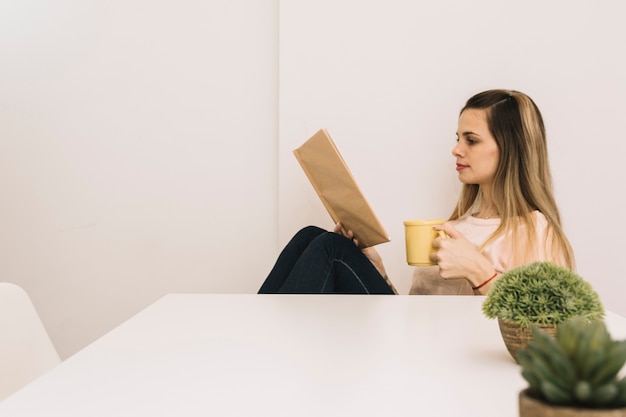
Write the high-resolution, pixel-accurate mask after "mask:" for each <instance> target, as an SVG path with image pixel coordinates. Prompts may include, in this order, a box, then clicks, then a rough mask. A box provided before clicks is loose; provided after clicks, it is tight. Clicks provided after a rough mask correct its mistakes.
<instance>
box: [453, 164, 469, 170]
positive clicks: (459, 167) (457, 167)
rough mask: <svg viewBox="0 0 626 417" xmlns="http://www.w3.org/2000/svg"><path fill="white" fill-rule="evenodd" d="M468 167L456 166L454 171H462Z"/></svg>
mask: <svg viewBox="0 0 626 417" xmlns="http://www.w3.org/2000/svg"><path fill="white" fill-rule="evenodd" d="M468 167H469V165H463V164H456V170H457V171H462V170H464V169H465V168H468Z"/></svg>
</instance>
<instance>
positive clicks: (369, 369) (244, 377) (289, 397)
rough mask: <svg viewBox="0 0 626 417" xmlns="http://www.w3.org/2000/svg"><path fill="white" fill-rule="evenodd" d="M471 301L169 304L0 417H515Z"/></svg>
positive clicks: (611, 317) (491, 326) (495, 334)
mask: <svg viewBox="0 0 626 417" xmlns="http://www.w3.org/2000/svg"><path fill="white" fill-rule="evenodd" d="M483 301H484V297H472V296H467V297H462V296H456V297H439V296H339V295H337V296H319V295H318V296H315V295H314V296H296V295H283V296H280V295H208V294H207V295H204V294H196V295H191V294H170V295H167V296H165V297H164V298H162V299H161V300H159V301H157V302H156V303H154V304H153V305H151V306H150V307H148V308H147V309H146V310H144V311H143V312H141V313H139V314H138V315H136V316H135V317H133V318H131V319H130V320H128V321H127V322H125V323H123V324H122V325H120V326H119V327H117V328H116V329H114V330H113V331H112V332H110V333H109V334H107V335H105V336H103V337H102V338H101V339H99V340H97V341H96V342H94V343H93V344H92V345H90V346H88V347H87V348H85V349H84V350H82V351H80V352H79V353H77V354H76V355H74V356H72V357H71V358H69V359H67V360H66V361H64V362H63V363H62V364H61V365H60V366H58V367H57V368H55V369H53V370H52V371H51V372H49V373H47V374H46V375H44V376H43V377H41V378H39V379H38V380H36V381H35V382H33V383H31V384H30V385H28V386H27V387H25V388H24V389H22V390H20V391H19V392H17V393H16V394H14V395H12V396H11V397H9V398H8V399H6V400H5V401H4V402H2V403H0V416H2V417H12V416H46V417H50V416H62V417H97V416H107V417H110V416H115V417H119V416H133V417H140V416H141V417H143V416H150V417H153V416H273V417H278V416H289V417H294V416H296V417H297V416H319V417H327V416H342V417H346V416H377V417H381V416H394V417H395V416H412V417H413V416H418V415H432V416H470V417H471V416H477V417H478V416H481V417H488V416H498V417H503V416H511V417H514V416H517V415H518V411H517V394H518V392H519V390H520V389H522V388H523V387H525V385H526V384H525V381H524V380H523V379H522V378H521V376H520V375H519V368H518V367H517V365H516V364H515V363H514V362H513V360H512V359H511V357H510V356H509V354H508V353H507V351H506V348H505V347H504V343H503V342H502V339H501V337H500V333H499V331H498V325H497V322H496V321H494V320H489V319H487V318H485V317H484V316H483V314H482V311H481V304H482V302H483ZM607 323H608V324H609V329H610V330H611V332H612V334H613V336H614V337H616V338H625V337H626V319H624V318H622V317H620V316H617V315H615V314H611V313H609V314H608V317H607Z"/></svg>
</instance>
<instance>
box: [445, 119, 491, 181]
mask: <svg viewBox="0 0 626 417" xmlns="http://www.w3.org/2000/svg"><path fill="white" fill-rule="evenodd" d="M456 135H457V143H456V146H455V147H454V148H453V149H452V155H453V156H454V157H455V158H456V170H457V172H458V173H459V181H461V182H462V183H464V184H478V185H480V186H482V187H490V186H491V184H492V183H493V179H494V177H495V174H496V169H497V167H498V160H499V158H500V151H499V150H498V145H497V144H496V140H495V139H494V137H493V136H492V135H491V132H489V128H488V126H487V116H486V113H485V110H479V109H466V110H465V111H463V113H461V116H460V117H459V127H458V129H457V131H456Z"/></svg>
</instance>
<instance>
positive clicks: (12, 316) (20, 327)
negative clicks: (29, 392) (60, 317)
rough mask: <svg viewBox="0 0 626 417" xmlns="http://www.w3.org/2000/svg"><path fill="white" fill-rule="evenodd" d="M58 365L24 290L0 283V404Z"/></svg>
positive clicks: (55, 353) (33, 307) (52, 347)
mask: <svg viewBox="0 0 626 417" xmlns="http://www.w3.org/2000/svg"><path fill="white" fill-rule="evenodd" d="M60 362H61V359H60V358H59V354H58V353H57V351H56V349H55V348H54V345H53V344H52V341H51V340H50V337H49V336H48V332H47V331H46V329H45V327H44V326H43V323H42V322H41V319H40V317H39V314H38V313H37V310H36V309H35V306H34V305H33V303H32V301H31V299H30V297H29V296H28V294H27V293H26V291H24V290H23V289H22V288H21V287H19V286H17V285H15V284H11V283H8V282H0V401H2V400H3V399H4V398H6V397H7V396H9V395H11V394H12V393H13V392H15V391H17V390H18V389H20V388H22V387H23V386H25V385H26V384H28V383H29V382H31V381H32V380H34V379H35V378H37V377H39V376H40V375H42V374H43V373H44V372H46V371H48V370H49V369H51V368H53V367H54V366H56V365H58V364H59V363H60Z"/></svg>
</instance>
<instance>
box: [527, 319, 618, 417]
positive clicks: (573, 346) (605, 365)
mask: <svg viewBox="0 0 626 417" xmlns="http://www.w3.org/2000/svg"><path fill="white" fill-rule="evenodd" d="M531 331H532V334H533V340H532V341H531V342H530V343H529V344H528V346H527V347H526V348H524V349H520V350H519V351H518V353H517V359H518V362H519V364H520V366H521V368H522V376H523V377H524V379H526V381H528V384H529V391H530V392H531V393H532V394H533V395H534V396H536V397H538V398H541V399H542V400H544V401H545V402H548V403H550V404H554V405H560V406H570V407H579V408H621V407H626V377H622V378H621V379H620V378H619V372H620V370H621V369H622V367H623V366H624V363H625V362H626V340H621V341H616V340H613V339H612V338H611V335H610V334H609V332H608V331H607V329H606V325H605V323H604V321H602V320H591V321H590V320H588V319H585V318H583V317H574V318H572V319H569V320H567V321H565V322H563V323H561V324H560V325H558V326H557V333H556V337H553V336H550V335H548V334H546V333H544V332H543V331H541V330H540V329H539V328H538V327H535V326H533V327H532V330H531Z"/></svg>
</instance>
